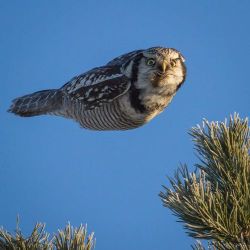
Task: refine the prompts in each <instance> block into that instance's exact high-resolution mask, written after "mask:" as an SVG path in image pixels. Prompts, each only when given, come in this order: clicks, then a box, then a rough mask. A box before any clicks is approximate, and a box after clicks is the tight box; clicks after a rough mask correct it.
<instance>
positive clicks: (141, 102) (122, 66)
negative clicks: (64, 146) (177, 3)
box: [8, 47, 186, 130]
mask: <svg viewBox="0 0 250 250" xmlns="http://www.w3.org/2000/svg"><path fill="white" fill-rule="evenodd" d="M185 77H186V67H185V64H184V58H183V56H182V55H181V53H180V52H178V51H177V50H175V49H172V48H163V47H153V48H149V49H145V50H135V51H132V52H130V53H127V54H124V55H121V56H119V57H117V58H115V59H113V60H112V61H110V62H108V63H107V64H106V65H104V66H101V67H97V68H93V69H91V70H89V71H87V72H86V73H83V74H81V75H79V76H76V77H74V78H73V79H71V80H70V81H69V82H67V83H66V84H65V85H63V86H62V87H61V88H59V89H49V90H42V91H38V92H35V93H33V94H29V95H25V96H22V97H19V98H16V99H14V100H13V103H12V105H11V107H10V109H9V110H8V111H9V112H12V113H14V114H16V115H19V116H24V117H29V116H36V115H43V114H50V115H58V116H63V117H65V118H71V119H73V120H75V121H77V122H79V123H80V125H81V126H82V127H84V128H88V129H92V130H127V129H133V128H137V127H139V126H142V125H144V124H145V123H147V122H148V121H150V120H151V119H153V118H154V117H155V116H156V115H158V114H160V113H161V112H162V111H163V110H164V109H165V108H166V107H167V106H168V104H169V103H170V102H171V100H172V98H173V97H174V95H175V94H176V92H177V90H178V89H179V88H180V86H181V85H182V84H183V82H184V80H185Z"/></svg>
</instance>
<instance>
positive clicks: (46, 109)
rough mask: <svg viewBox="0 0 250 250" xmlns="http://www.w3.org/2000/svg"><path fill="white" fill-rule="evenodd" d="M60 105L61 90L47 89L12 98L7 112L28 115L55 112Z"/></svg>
mask: <svg viewBox="0 0 250 250" xmlns="http://www.w3.org/2000/svg"><path fill="white" fill-rule="evenodd" d="M61 106H62V92H61V90H57V89H49V90H42V91H38V92H35V93H33V94H29V95H25V96H22V97H19V98H16V99H14V100H13V101H12V105H11V107H10V108H9V110H8V112H12V113H14V114H16V115H19V116H25V117H29V116H36V115H43V114H48V113H54V112H57V111H58V110H60V108H61Z"/></svg>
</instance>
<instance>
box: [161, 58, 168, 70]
mask: <svg viewBox="0 0 250 250" xmlns="http://www.w3.org/2000/svg"><path fill="white" fill-rule="evenodd" d="M161 67H162V72H163V73H165V72H166V69H167V62H166V61H163V62H162V65H161Z"/></svg>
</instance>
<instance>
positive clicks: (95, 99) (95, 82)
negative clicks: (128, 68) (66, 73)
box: [62, 66, 130, 110]
mask: <svg viewBox="0 0 250 250" xmlns="http://www.w3.org/2000/svg"><path fill="white" fill-rule="evenodd" d="M129 88H130V81H129V79H128V78H127V77H126V76H125V75H123V74H122V73H121V72H120V67H114V66H113V67H108V66H104V67H99V68H95V69H92V70H90V71H88V72H87V73H85V74H83V75H80V76H78V77H75V78H73V79H72V80H71V81H70V82H68V83H67V84H65V85H64V86H63V87H62V90H63V91H64V92H66V93H67V96H68V97H69V98H70V100H71V101H76V102H79V103H81V104H82V105H83V108H84V109H85V110H91V109H94V108H96V107H100V106H102V105H103V104H105V103H109V102H112V101H114V100H115V99H116V98H117V97H119V96H121V95H123V94H125V93H126V92H127V91H128V89H129Z"/></svg>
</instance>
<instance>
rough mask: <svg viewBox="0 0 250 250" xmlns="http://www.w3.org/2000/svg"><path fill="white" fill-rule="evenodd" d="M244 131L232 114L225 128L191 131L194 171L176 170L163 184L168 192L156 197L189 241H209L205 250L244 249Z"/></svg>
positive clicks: (248, 204)
mask: <svg viewBox="0 0 250 250" xmlns="http://www.w3.org/2000/svg"><path fill="white" fill-rule="evenodd" d="M249 131H250V130H249V126H248V120H247V119H245V120H241V119H240V117H239V116H238V115H237V114H235V115H234V116H231V117H230V120H229V123H228V124H227V122H226V121H225V122H211V123H209V122H208V121H206V120H205V121H204V122H203V125H202V126H197V127H194V128H192V129H191V131H190V135H191V136H192V138H193V141H194V143H195V149H196V151H197V153H198V157H199V159H200V163H199V164H197V165H196V167H197V171H195V172H193V173H189V172H188V169H187V166H186V165H183V166H181V167H180V168H179V169H178V170H177V172H176V174H175V176H174V178H169V181H170V184H171V186H172V187H171V188H168V187H165V186H164V191H162V192H161V193H160V197H161V199H162V202H163V205H164V206H166V207H168V208H170V209H171V210H172V211H173V213H174V214H175V215H176V216H177V217H178V218H179V219H180V221H181V222H183V223H184V227H185V229H187V233H188V234H189V236H191V237H194V238H201V239H209V240H212V241H213V242H212V243H211V244H212V248H211V249H249V248H248V247H250V245H249V244H250V156H249V152H250V138H249ZM230 244H231V245H232V246H234V248H231V245H230ZM224 246H225V247H224ZM199 247H202V246H200V245H196V248H194V249H202V248H199ZM223 247H224V248H223ZM241 247H242V248H241Z"/></svg>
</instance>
